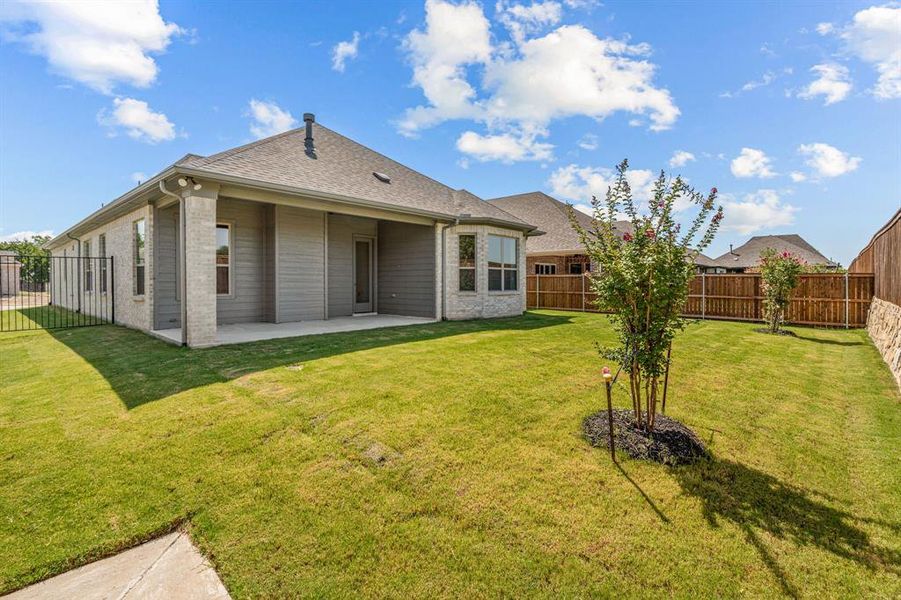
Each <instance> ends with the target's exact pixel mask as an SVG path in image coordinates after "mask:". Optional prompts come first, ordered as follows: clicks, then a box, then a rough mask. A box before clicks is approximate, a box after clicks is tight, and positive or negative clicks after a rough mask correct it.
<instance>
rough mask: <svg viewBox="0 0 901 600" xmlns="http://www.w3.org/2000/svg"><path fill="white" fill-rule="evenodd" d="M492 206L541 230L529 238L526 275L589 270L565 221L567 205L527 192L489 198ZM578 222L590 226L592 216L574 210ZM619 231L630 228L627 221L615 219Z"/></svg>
mask: <svg viewBox="0 0 901 600" xmlns="http://www.w3.org/2000/svg"><path fill="white" fill-rule="evenodd" d="M488 202H490V203H491V204H493V205H494V206H496V207H498V208H501V209H503V210H504V211H506V212H508V213H510V214H512V215H515V216H517V217H519V218H520V219H521V220H523V221H526V222H527V223H532V224H533V225H535V226H536V227H538V229H540V230H541V231H543V232H544V234H543V235H541V236H540V237H536V238H531V239H530V240H529V247H528V251H527V254H526V271H527V272H528V274H529V275H579V274H582V273H584V272H586V271H590V270H591V260H590V259H589V257H588V256H586V255H585V248H584V246H582V242H581V241H580V240H579V235H578V234H577V233H576V231H575V229H573V226H572V223H570V220H569V205H568V204H565V203H563V202H560V201H559V200H557V199H555V198H552V197H551V196H548V195H547V194H545V193H543V192H528V193H525V194H516V195H514V196H505V197H503V198H495V199H493V200H489V201H488ZM575 215H576V218H577V219H578V221H579V224H580V225H581V226H582V227H584V228H585V229H589V230H590V229H591V227H592V222H593V219H592V218H591V217H590V216H588V215H586V214H585V213H583V212H581V211H578V210H577V211H575ZM615 227H616V230H617V232H618V233H620V234H624V233H626V232H630V233H631V231H632V224H631V223H630V222H629V221H617V223H616V226H615Z"/></svg>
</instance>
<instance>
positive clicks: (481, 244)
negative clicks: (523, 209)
mask: <svg viewBox="0 0 901 600" xmlns="http://www.w3.org/2000/svg"><path fill="white" fill-rule="evenodd" d="M461 234H475V236H476V291H475V292H461V291H459V290H460V278H459V274H460V272H459V270H458V265H459V249H460V245H459V239H458V236H459V235H461ZM445 235H446V238H445V240H446V243H447V256H446V263H447V279H446V281H447V307H446V309H445V316H446V317H447V318H448V319H480V318H491V317H509V316H514V315H521V314H522V313H523V312H524V311H525V309H526V291H525V290H526V278H525V264H526V244H525V239H524V237H523V235H522V233H521V232H519V231H513V230H510V229H503V228H499V227H490V226H487V225H456V226H453V227H449V228H448V229H447V231H446V233H445ZM489 235H500V236H506V237H512V238H515V239H517V240H519V242H518V246H519V248H518V254H519V256H518V260H517V267H518V286H517V290H516V291H503V292H497V291H494V292H492V291H488V236H489ZM439 239H440V238H439ZM439 269H440V268H439ZM439 281H440V272H439Z"/></svg>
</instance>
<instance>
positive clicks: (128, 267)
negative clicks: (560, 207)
mask: <svg viewBox="0 0 901 600" xmlns="http://www.w3.org/2000/svg"><path fill="white" fill-rule="evenodd" d="M304 121H305V126H304V127H301V128H299V129H294V130H291V131H287V132H285V133H281V134H278V135H275V136H272V137H269V138H265V139H261V140H258V141H255V142H253V143H250V144H247V145H244V146H240V147H237V148H232V149H230V150H226V151H224V152H220V153H218V154H213V155H211V156H198V155H194V154H189V155H187V156H185V157H183V158H181V159H180V160H178V161H177V162H175V163H174V164H172V165H171V166H169V167H168V168H166V169H164V170H163V171H162V172H160V173H159V174H157V175H155V176H154V177H152V178H150V179H149V180H148V181H146V182H144V183H142V184H140V185H139V186H138V187H136V188H134V189H132V190H131V191H129V192H127V193H126V194H124V195H122V196H121V197H119V198H117V199H116V200H114V201H113V202H110V203H109V204H106V205H105V206H103V207H102V208H101V209H100V210H98V211H96V212H95V213H94V214H92V215H90V216H88V217H87V218H85V219H84V220H82V221H81V222H79V223H77V224H76V225H73V226H72V227H70V228H69V229H67V230H66V231H64V232H63V233H61V234H60V235H58V236H56V237H54V238H53V239H52V240H50V241H49V242H48V243H47V244H46V247H47V248H48V249H49V250H50V251H51V252H52V253H53V255H54V256H110V257H113V259H114V260H113V262H112V268H111V269H109V270H110V271H112V272H103V273H97V274H92V276H91V277H90V278H84V279H83V281H84V282H88V281H90V289H84V290H82V291H81V292H82V293H83V294H88V295H89V294H106V293H109V294H114V299H115V320H116V322H117V323H121V324H123V325H127V326H129V327H133V328H136V329H140V330H144V331H147V332H156V334H158V335H159V336H161V337H164V338H168V339H171V340H174V341H179V342H181V343H183V344H186V345H188V346H193V347H197V346H209V345H213V344H217V343H222V341H223V339H222V334H223V332H224V331H225V330H226V329H228V328H229V327H237V326H242V325H244V326H245V329H246V325H245V324H248V323H250V324H254V323H268V324H289V323H296V322H324V321H326V320H338V319H344V320H345V325H343V326H342V327H343V328H345V329H347V328H351V329H352V328H353V326H352V324H351V325H347V324H346V321H347V320H348V319H351V318H352V317H353V316H354V315H374V314H375V315H402V316H405V317H410V318H411V319H412V318H415V319H419V320H420V321H423V320H436V319H472V318H483V317H501V316H511V315H519V314H521V313H522V312H523V311H524V310H525V306H526V300H525V265H526V258H525V256H526V239H527V238H528V237H530V236H533V235H540V233H541V232H540V231H538V230H537V228H536V227H535V226H533V225H531V224H529V223H528V222H527V221H525V220H523V219H521V218H519V217H517V216H515V215H512V214H510V213H508V212H506V211H504V210H502V209H501V208H499V207H497V206H495V205H493V204H490V203H488V202H485V201H483V200H481V199H480V198H478V197H476V196H475V195H473V194H471V193H469V192H467V191H466V190H455V189H452V188H450V187H448V186H446V185H443V184H441V183H439V182H437V181H435V180H433V179H431V178H429V177H427V176H425V175H423V174H421V173H418V172H416V171H414V170H413V169H410V168H408V167H405V166H404V165H401V164H400V163H397V162H395V161H393V160H391V159H390V158H387V157H385V156H383V155H381V154H379V153H377V152H375V151H373V150H370V149H369V148H366V147H365V146H363V145H361V144H359V143H357V142H354V141H353V140H351V139H348V138H346V137H344V136H342V135H340V134H338V133H336V132H335V131H332V130H331V129H328V128H326V127H323V126H322V125H320V124H318V123H315V119H314V117H313V115H311V114H309V113H308V114H305V115H304ZM86 285H87V284H86ZM86 285H85V287H86ZM54 302H55V303H57V304H61V305H63V306H67V307H72V306H74V303H73V300H72V299H71V298H55V299H54ZM82 305H83V306H90V305H91V303H90V302H82ZM289 329H290V328H289ZM274 337H280V336H274Z"/></svg>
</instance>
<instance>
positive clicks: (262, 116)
mask: <svg viewBox="0 0 901 600" xmlns="http://www.w3.org/2000/svg"><path fill="white" fill-rule="evenodd" d="M250 117H251V118H252V119H253V121H252V122H251V123H250V133H251V134H253V135H254V137H256V138H264V137H269V136H271V135H276V134H278V133H282V132H283V131H288V130H289V129H293V128H294V127H296V126H297V119H295V118H294V117H293V116H291V113H290V112H288V111H287V110H284V109H283V108H281V107H280V106H279V105H278V104H276V103H275V102H265V101H263V100H256V99H251V100H250Z"/></svg>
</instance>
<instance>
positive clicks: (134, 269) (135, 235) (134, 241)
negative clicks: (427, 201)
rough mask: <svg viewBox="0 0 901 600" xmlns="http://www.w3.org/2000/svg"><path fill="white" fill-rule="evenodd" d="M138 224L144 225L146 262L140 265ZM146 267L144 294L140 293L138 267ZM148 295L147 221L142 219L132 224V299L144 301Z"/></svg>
mask: <svg viewBox="0 0 901 600" xmlns="http://www.w3.org/2000/svg"><path fill="white" fill-rule="evenodd" d="M138 223H144V260H143V262H142V263H141V264H140V265H138V232H137V225H138ZM139 266H141V267H144V293H142V294H139V293H138V267H139ZM146 294H147V219H146V218H145V217H141V218H140V219H135V220H134V221H132V222H131V297H132V298H133V299H134V300H136V301H143V300H144V296H145V295H146Z"/></svg>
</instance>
